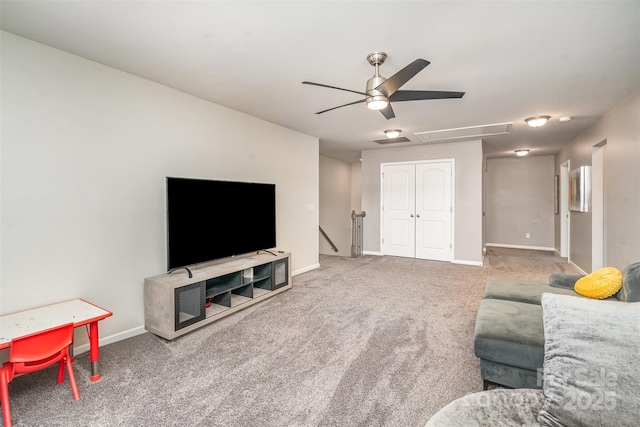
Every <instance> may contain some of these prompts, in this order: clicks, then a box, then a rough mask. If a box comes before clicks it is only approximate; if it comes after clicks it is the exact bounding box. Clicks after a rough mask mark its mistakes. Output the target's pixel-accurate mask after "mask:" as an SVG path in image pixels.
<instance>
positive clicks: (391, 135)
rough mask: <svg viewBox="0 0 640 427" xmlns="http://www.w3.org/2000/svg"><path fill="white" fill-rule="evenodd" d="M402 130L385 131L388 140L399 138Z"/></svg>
mask: <svg viewBox="0 0 640 427" xmlns="http://www.w3.org/2000/svg"><path fill="white" fill-rule="evenodd" d="M400 132H402V131H401V130H400V129H387V130H385V131H384V134H385V135H387V138H397V137H399V136H400Z"/></svg>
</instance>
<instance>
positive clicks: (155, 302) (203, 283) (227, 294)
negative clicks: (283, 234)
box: [144, 252, 291, 340]
mask: <svg viewBox="0 0 640 427" xmlns="http://www.w3.org/2000/svg"><path fill="white" fill-rule="evenodd" d="M290 260H291V254H290V253H288V252H284V253H277V254H276V255H275V256H274V255H273V254H271V253H268V252H263V253H259V254H255V255H250V256H243V257H236V258H232V259H231V260H229V261H224V262H218V263H211V264H207V265H203V266H201V267H198V268H193V269H191V271H192V273H193V277H191V278H189V275H188V273H187V271H186V270H177V271H174V272H173V273H167V274H162V275H159V276H154V277H148V278H146V279H144V326H145V329H146V330H147V331H149V332H151V333H153V334H156V335H159V336H161V337H163V338H166V339H168V340H171V339H174V338H176V337H178V336H180V335H184V334H186V333H187V332H191V331H193V330H194V329H197V328H199V327H201V326H204V325H207V324H209V323H211V322H214V321H216V320H218V319H221V318H223V317H225V316H228V315H230V314H232V313H235V312H236V311H238V310H242V309H243V308H246V307H249V306H251V305H253V304H255V303H258V302H260V301H263V300H265V299H267V298H270V297H272V296H275V295H277V294H279V293H280V292H283V291H286V290H287V289H291V272H290V270H289V263H290Z"/></svg>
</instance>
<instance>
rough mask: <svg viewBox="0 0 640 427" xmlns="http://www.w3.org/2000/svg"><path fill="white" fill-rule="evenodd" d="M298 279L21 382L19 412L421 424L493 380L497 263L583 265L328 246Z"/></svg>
mask: <svg viewBox="0 0 640 427" xmlns="http://www.w3.org/2000/svg"><path fill="white" fill-rule="evenodd" d="M320 264H321V267H320V268H319V269H317V270H313V271H311V272H308V273H305V274H301V275H299V276H296V277H295V278H294V280H293V284H294V287H293V289H291V290H289V291H287V292H284V293H283V294H281V295H278V296H276V297H275V298H272V299H270V300H267V301H265V302H263V303H260V304H257V305H255V306H252V307H249V308H248V309H246V310H243V311H240V312H238V313H235V314H234V315H232V316H229V317H227V318H225V319H222V320H221V321H218V322H215V323H213V324H211V325H208V326H206V327H204V328H201V329H198V330H197V331H195V332H192V333H190V334H187V335H185V336H183V337H180V338H178V339H176V340H173V341H166V340H164V339H161V338H158V337H156V336H154V335H151V334H148V333H147V334H143V335H140V336H137V337H134V338H131V339H127V340H124V341H120V342H117V343H114V344H111V345H107V346H104V347H102V348H101V367H102V379H101V380H100V381H99V382H97V383H91V382H90V381H89V372H88V367H89V363H88V354H83V355H80V356H79V357H78V358H77V360H76V363H75V364H74V366H75V371H76V377H77V379H78V386H79V390H80V395H81V400H79V401H74V400H73V398H72V396H71V390H70V387H69V385H68V382H65V384H63V385H56V384H55V373H56V372H55V369H49V370H46V371H43V372H41V373H35V374H29V375H25V376H23V377H19V378H16V379H15V380H14V381H13V382H12V383H11V384H10V398H11V405H12V412H13V420H14V425H15V426H17V427H19V426H142V425H145V426H146V425H153V426H262V427H264V426H421V425H424V423H425V422H426V421H427V420H428V419H429V417H430V416H431V415H432V414H433V413H435V412H436V411H437V410H438V409H439V408H441V407H442V406H444V405H445V404H447V403H449V402H450V401H452V400H454V399H456V398H458V397H460V396H463V395H465V394H468V393H471V392H475V391H479V390H481V389H482V381H481V379H480V375H479V364H478V360H477V359H476V357H475V356H474V355H473V345H472V336H473V327H474V320H475V314H476V308H477V304H478V301H479V300H480V297H481V295H482V290H483V284H484V281H485V279H486V278H487V277H488V276H490V275H499V276H507V277H519V278H524V279H533V280H542V281H547V278H548V276H549V274H551V273H556V272H569V273H576V271H575V270H574V269H572V268H571V267H570V266H569V265H568V264H567V263H566V260H564V259H562V258H559V257H557V256H555V255H554V254H553V253H549V252H541V251H528V250H516V249H500V248H490V249H489V251H488V253H487V257H486V259H485V265H484V266H483V267H474V266H465V265H455V264H450V263H443V262H434V261H424V260H415V259H408V258H397V257H376V256H365V257H362V258H358V259H352V258H345V257H335V256H322V257H321V259H320Z"/></svg>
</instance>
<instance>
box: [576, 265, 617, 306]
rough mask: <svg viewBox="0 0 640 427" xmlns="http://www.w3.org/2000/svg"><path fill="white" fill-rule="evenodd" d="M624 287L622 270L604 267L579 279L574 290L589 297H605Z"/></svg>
mask: <svg viewBox="0 0 640 427" xmlns="http://www.w3.org/2000/svg"><path fill="white" fill-rule="evenodd" d="M621 287H622V272H621V271H620V270H618V269H617V268H615V267H603V268H599V269H597V270H595V271H594V272H592V273H591V274H587V275H586V276H584V277H582V278H580V279H578V281H577V282H576V284H575V286H574V287H573V290H574V291H576V292H577V293H579V294H580V295H584V296H585V297H589V298H596V299H604V298H608V297H610V296H611V295H613V294H615V293H616V292H618V291H619V290H620V288H621Z"/></svg>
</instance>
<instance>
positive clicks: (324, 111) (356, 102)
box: [316, 99, 365, 114]
mask: <svg viewBox="0 0 640 427" xmlns="http://www.w3.org/2000/svg"><path fill="white" fill-rule="evenodd" d="M364 101H365V100H364V99H361V100H359V101H354V102H350V103H348V104H344V105H338V106H337V107H333V108H328V109H326V110H322V111H318V112H317V113H316V114H322V113H326V112H327V111H331V110H335V109H336V108H342V107H348V106H349V105H354V104H360V103H361V102H364Z"/></svg>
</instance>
